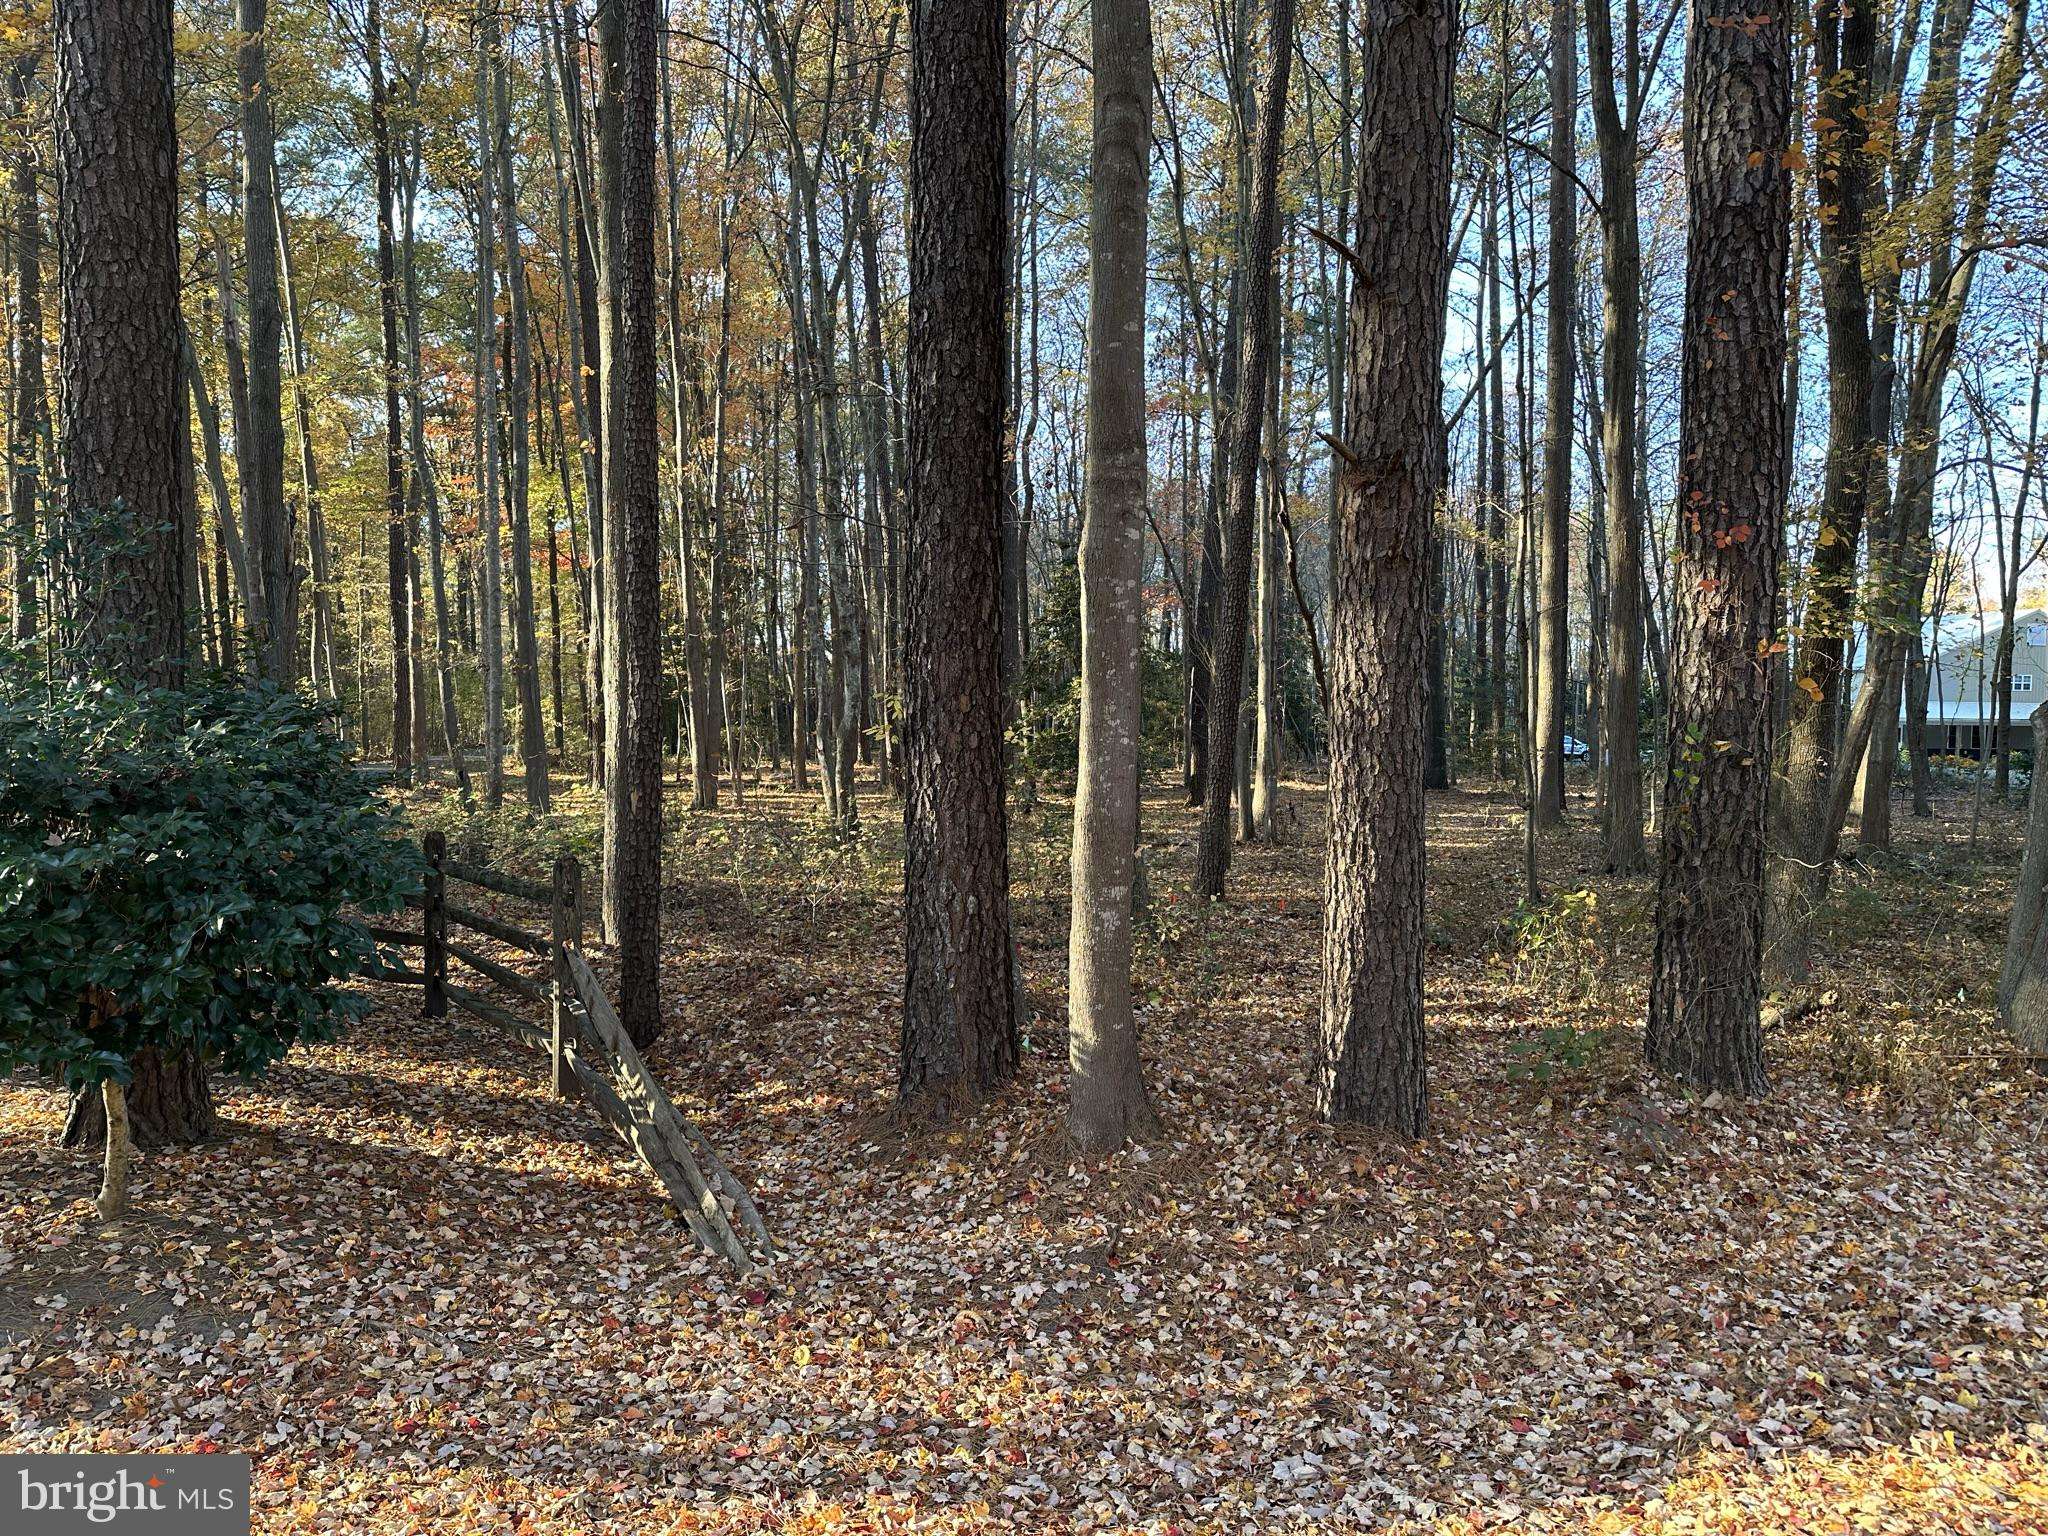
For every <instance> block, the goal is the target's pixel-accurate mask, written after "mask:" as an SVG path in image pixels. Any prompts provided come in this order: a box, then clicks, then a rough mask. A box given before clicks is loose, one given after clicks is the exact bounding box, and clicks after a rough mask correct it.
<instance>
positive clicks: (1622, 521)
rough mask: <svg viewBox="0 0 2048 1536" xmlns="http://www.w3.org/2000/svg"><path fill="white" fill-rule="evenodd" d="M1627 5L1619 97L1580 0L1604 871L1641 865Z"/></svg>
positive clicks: (1610, 40)
mask: <svg viewBox="0 0 2048 1536" xmlns="http://www.w3.org/2000/svg"><path fill="white" fill-rule="evenodd" d="M1636 14H1637V13H1636V8H1635V7H1634V6H1630V7H1629V10H1628V16H1629V25H1628V27H1627V29H1626V31H1625V32H1624V35H1623V38H1622V45H1623V47H1624V49H1625V50H1626V65H1625V67H1626V69H1627V71H1628V74H1627V86H1628V94H1627V101H1626V104H1625V105H1624V103H1622V102H1620V101H1618V100H1617V99H1616V97H1615V90H1614V81H1615V48H1614V22H1613V17H1612V8H1611V6H1610V5H1609V0H1586V60H1587V77H1588V79H1589V80H1590V82H1591V84H1592V94H1593V124H1594V128H1595V131H1596V134H1597V136H1598V141H1599V148H1600V236H1601V245H1602V247H1603V250H1602V257H1601V264H1600V331H1601V341H1600V383H1601V395H1602V397H1603V402H1604V409H1603V411H1602V414H1601V421H1600V453H1601V465H1602V471H1603V476H1604V479H1605V481H1606V487H1605V488H1606V492H1607V497H1606V508H1605V523H1604V526H1603V529H1602V532H1603V534H1604V535H1605V544H1606V550H1607V593H1606V597H1607V634H1606V652H1607V654H1606V658H1605V659H1606V665H1605V667H1604V668H1603V669H1602V672H1601V677H1602V680H1603V688H1602V696H1601V699H1600V719H1601V723H1602V725H1603V727H1604V729H1603V730H1602V731H1601V733H1600V763H1599V774H1600V818H1601V841H1602V843H1603V844H1604V845H1605V848H1606V858H1607V868H1608V870H1609V872H1610V873H1613V874H1636V873H1638V872H1640V871H1641V870H1643V869H1646V868H1648V866H1649V854H1648V851H1647V850H1646V848H1645V846H1644V843H1643V770H1642V763H1641V760H1640V758H1641V739H1642V729H1641V717H1642V696H1643V609H1642V593H1643V522H1642V509H1641V508H1640V507H1639V506H1638V505H1637V504H1636V454H1637V445H1636V426H1637V423H1636V394H1637V383H1638V380H1637V369H1636V358H1637V354H1638V352H1639V350H1640V348H1641V346H1642V334H1641V333H1642V323H1641V311H1640V307H1639V306H1640V305H1641V302H1642V266H1643V257H1642V232H1641V230H1640V229H1639V227H1638V226H1637V223H1636V124H1637V114H1638V113H1639V111H1640V110H1641V103H1640V100H1639V97H1638V90H1639V86H1638V77H1637V69H1638V65H1637V60H1638V59H1639V58H1640V56H1641V55H1640V52H1639V42H1640V40H1639V38H1638V37H1637V35H1636V31H1637V29H1636V26H1635V17H1636Z"/></svg>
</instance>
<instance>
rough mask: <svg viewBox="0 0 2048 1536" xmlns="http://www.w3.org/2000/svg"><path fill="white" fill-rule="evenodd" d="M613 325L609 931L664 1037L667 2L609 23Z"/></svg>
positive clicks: (608, 417) (604, 140) (639, 1005)
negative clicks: (660, 211) (662, 138)
mask: <svg viewBox="0 0 2048 1536" xmlns="http://www.w3.org/2000/svg"><path fill="white" fill-rule="evenodd" d="M598 45H599V57H600V83H601V89H600V94H599V100H598V142H599V152H598V187H599V192H600V198H599V201H600V205H601V208H602V211H603V218H604V239H603V247H604V261H603V268H604V279H605V283H604V295H603V297H604V305H603V308H604V317H605V354H604V357H605V385H606V390H605V411H604V423H605V472H604V494H605V498H606V502H607V506H606V510H605V519H604V525H605V545H606V547H605V567H606V573H607V574H606V580H607V592H606V602H605V689H604V691H605V731H606V736H607V742H606V748H605V768H606V781H605V802H604V914H605V924H604V925H605V931H606V933H607V934H608V935H610V936H611V938H612V940H613V942H614V943H615V944H617V946H618V950H619V996H618V1005H619V1018H620V1020H621V1022H623V1023H624V1025H625V1028H626V1032H627V1034H628V1035H629V1036H631V1038H632V1040H633V1042H634V1043H635V1044H636V1045H646V1044H649V1043H651V1042H652V1041H653V1040H654V1038H655V1037H656V1036H657V1035H659V1034H660V1033H661V1028H662V1019H661V995H660V993H661V973H660V950H661V696H662V677H661V594H660V590H659V587H658V585H657V583H658V580H659V573H660V565H661V503H660V496H661V481H660V440H659V435H658V426H657V420H656V402H655V336H656V334H657V328H658V326H659V314H660V312H659V310H658V309H657V308H656V305H655V293H654V205H655V196H654V179H655V178H654V164H655V161H654V127H655V115H656V89H655V75H654V71H655V60H656V57H657V54H658V50H659V49H660V47H661V27H660V13H659V7H658V6H657V5H656V4H655V0H611V3H609V4H607V5H606V6H605V7H604V8H603V9H602V10H601V11H599V13H598Z"/></svg>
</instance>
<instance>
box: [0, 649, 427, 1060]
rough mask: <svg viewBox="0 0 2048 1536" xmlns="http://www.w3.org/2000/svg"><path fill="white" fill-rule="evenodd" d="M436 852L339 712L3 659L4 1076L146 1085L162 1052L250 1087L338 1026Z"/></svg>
mask: <svg viewBox="0 0 2048 1536" xmlns="http://www.w3.org/2000/svg"><path fill="white" fill-rule="evenodd" d="M418 888H419V860H418V855H417V853H416V852H415V851H414V850H413V849H412V847H411V845H410V844H408V843H406V842H405V841H403V840H402V839H401V838H399V837H398V836H397V834H396V824H395V821H394V819H393V817H392V816H391V815H390V814H389V813H388V812H387V811H386V810H385V809H384V808H383V807H382V806H381V805H380V804H379V802H378V801H377V800H376V799H375V798H374V797H373V795H372V793H371V791H370V789H369V788H368V786H367V784H366V782H365V781H364V780H363V779H361V778H360V777H359V776H358V775H357V774H356V773H355V772H354V771H353V770H352V769H351V768H350V767H349V764H348V761H347V758H346V755H345V753H344V750H343V747H342V743H341V741H340V739H339V738H338V736H337V735H336V734H335V733H334V731H333V729H332V727H331V724H330V721H329V717H328V713H327V711H325V710H324V709H322V708H321V707H319V706H316V705H314V704H312V703H310V702H308V701H307V700H305V699H303V698H300V697H299V696H298V695H296V694H293V693H289V692H285V691H282V690H279V689H277V688H274V687H269V686H265V687H262V688H249V687H246V686H244V685H243V684H242V683H240V682H239V681H237V680H229V679H212V680H200V681H195V682H194V683H193V684H192V685H191V686H189V687H188V688H186V689H184V690H182V691H179V692H175V693H174V692H163V691H150V692H136V691H131V690H128V689H125V688H121V687H116V686H110V685H107V684H104V683H99V682H78V681H73V680H70V679H65V678H61V677H54V676H52V675H50V674H47V673H45V672H43V671H42V669H40V668H39V667H36V666H34V665H33V664H31V663H30V662H29V661H27V660H26V659H24V658H21V657H18V656H9V655H4V654H0V1070H6V1069H11V1068H14V1067H18V1066H27V1067H31V1068H34V1069H36V1070H38V1071H41V1072H45V1073H49V1074H52V1075H56V1076H60V1077H62V1078H63V1079H65V1080H66V1081H68V1082H69V1083H70V1084H72V1085H73V1086H83V1085H85V1084H88V1083H92V1082H97V1081H102V1080H105V1079H109V1078H111V1079H113V1080H115V1081H126V1080H127V1078H128V1074H129V1070H130V1063H131V1062H132V1060H133V1059H134V1057H135V1054H136V1053H137V1052H138V1051H139V1050H141V1049H143V1048H144V1047H154V1048H155V1049H157V1050H158V1051H161V1052H163V1053H164V1054H166V1055H170V1054H173V1053H176V1052H179V1051H184V1050H190V1051H194V1052H196V1053H198V1054H199V1055H200V1056H201V1057H202V1059H205V1060H207V1061H208V1062H210V1063H212V1064H215V1065H218V1066H219V1067H220V1068H221V1069H222V1070H224V1071H227V1072H230V1073H234V1074H238V1075H249V1074H253V1073H257V1072H260V1071H261V1070H262V1069H263V1068H264V1067H266V1066H268V1065H269V1064H270V1063H271V1062H273V1061H276V1060H277V1059H278V1058H280V1057H281V1056H283V1055H284V1053H285V1052H286V1051H287V1050H288V1049H289V1048H290V1047H291V1046H292V1044H293V1043H294V1042H296V1041H300V1040H309V1039H317V1038H321V1037H324V1036H327V1035H330V1034H332V1033H333V1032H334V1031H335V1030H336V1029H337V1028H339V1027H340V1026H341V1025H342V1024H343V1023H345V1022H346V1021H348V1020H349V1019H351V1018H352V1017H354V1016H355V1015H357V1014H358V1013H359V1012H360V1011H361V1010H362V1009H363V1008H364V1007H365V1006H366V1002H365V999H364V998H363V997H362V996H361V995H359V994H356V993H353V992H350V991H347V990H344V989H343V988H341V987H340V986H338V985H337V983H339V982H341V981H343V980H345V979H346V978H348V977H351V976H353V975H356V974H357V973H359V972H360V971H361V970H362V969H363V968H364V967H365V965H366V963H367V961H368V960H369V957H370V955H371V953H372V948H373V946H372V942H371V939H370V936H369V934H368V932H367V931H366V930H365V928H364V927H363V925H362V923H361V922H360V921H358V920H357V918H356V917H355V916H353V915H352V909H355V910H360V911H362V912H388V911H392V910H394V909H396V908H397V907H398V906H400V905H401V903H402V902H403V900H404V898H405V896H406V895H407V894H408V893H409V892H413V891H417V889H418Z"/></svg>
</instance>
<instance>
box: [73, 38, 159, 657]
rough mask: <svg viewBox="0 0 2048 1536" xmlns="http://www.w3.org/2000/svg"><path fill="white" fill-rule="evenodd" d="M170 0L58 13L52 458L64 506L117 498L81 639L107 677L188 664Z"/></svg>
mask: <svg viewBox="0 0 2048 1536" xmlns="http://www.w3.org/2000/svg"><path fill="white" fill-rule="evenodd" d="M171 34H172V25H171V4H170V0H65V3H64V4H62V5H59V6H58V7H57V9H56V56H57V273H58V291H59V296H60V299H61V304H60V310H59V313H60V319H59V335H58V348H57V359H58V387H59V391H60V394H59V410H58V421H59V423H60V424H61V436H60V438H59V443H58V449H59V463H60V466H61V469H62V473H63V477H64V478H63V487H64V502H65V509H66V513H67V515H68V516H70V517H73V518H77V519H81V520H82V519H83V515H84V514H86V513H89V512H99V513H110V512H112V510H113V509H114V508H115V507H116V506H117V505H118V506H119V507H120V508H121V511H122V514H123V520H124V522H125V524H126V528H127V532H128V534H129V535H131V536H130V537H127V538H125V539H123V540H121V541H119V542H118V545H117V546H116V547H111V548H108V549H105V550H99V551H95V552H94V553H93V556H92V559H91V561H90V563H89V566H88V568H86V569H82V570H79V571H77V572H74V573H72V574H73V575H74V576H75V578H76V579H78V580H81V581H89V582H90V583H91V588H92V589H91V591H90V594H89V597H88V600H87V601H86V602H85V604H84V614H85V622H84V629H83V633H82V635H81V636H80V638H81V640H82V641H83V643H84V645H85V646H86V648H87V649H88V650H90V651H92V652H94V653H95V654H96V656H97V658H98V660H99V661H100V662H101V663H102V664H103V665H104V666H106V667H107V668H108V669H109V670H110V671H111V672H113V673H114V674H115V675H116V676H118V677H121V678H123V679H124V680H126V681H128V682H130V683H132V684H135V685H139V686H151V687H175V686H177V685H178V683H179V682H180V681H181V680H182V678H183V676H184V671H185V605H186V593H185V568H186V565H185V534H184V527H185V516H186V506H187V500H188V498H187V493H186V484H185V480H186V475H187V474H188V473H189V462H190V460H189V456H188V454H187V452H186V446H187V435H186V432H187V429H186V424H185V416H184V384H183V380H182V378H181V376H180V369H181V350H182V349H181V331H180V324H179V312H178V295H179V273H178V245H177V217H178V179H177V177H178V143H177V127H176V123H175V121H174V119H173V115H172V113H173V86H172V55H171Z"/></svg>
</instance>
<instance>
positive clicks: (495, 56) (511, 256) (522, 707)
mask: <svg viewBox="0 0 2048 1536" xmlns="http://www.w3.org/2000/svg"><path fill="white" fill-rule="evenodd" d="M483 11H484V16H485V23H484V48H485V51H486V52H487V53H488V54H489V56H490V59H491V65H492V70H493V73H494V74H495V76H496V82H497V98H498V110H497V115H496V118H495V120H494V122H493V123H492V127H493V128H494V129H495V130H496V132H497V154H496V167H497V177H498V206H499V207H500V208H501V209H502V210H503V213H502V215H501V217H500V219H499V227H500V228H501V229H502V230H503V232H504V247H505V294H506V298H507V301H508V307H509V309H510V313H509V314H508V315H507V317H506V320H507V324H508V326H509V327H510V334H509V335H508V336H507V338H506V341H507V343H508V345H507V348H506V350H507V351H508V352H509V353H510V362H511V366H510V367H509V368H508V369H507V370H506V379H505V440H506V443H507V446H508V447H509V448H510V450H511V462H510V463H509V464H507V465H506V467H505V492H506V495H505V501H506V508H507V513H508V520H509V521H510V523H511V525H512V685H513V689H514V691H515V692H516V693H517V694H518V695H519V765H520V781H521V787H522V788H523V789H524V791H525V793H526V803H527V804H528V805H529V806H531V807H532V808H533V809H535V810H537V811H545V810H547V808H548V805H549V801H550V795H549V787H548V740H547V723H546V721H545V720H544V719H543V718H542V715H541V703H540V643H539V639H538V636H537V619H536V609H535V605H534V595H533V529H532V518H531V515H530V513H529V510H528V509H529V505H530V495H529V493H530V491H531V489H532V478H533V476H532V464H533V422H532V411H531V402H532V399H533V337H532V327H531V322H530V320H529V318H528V312H529V309H530V305H529V304H528V302H527V288H526V254H525V251H524V249H523V248H522V246H521V244H520V240H519V202H518V196H517V189H516V186H515V184H514V182H513V179H512V125H511V118H512V83H511V69H510V66H509V65H508V64H507V63H506V60H505V55H504V50H503V49H502V47H501V46H500V43H499V36H498V26H497V10H496V7H495V6H494V5H491V4H486V5H485V6H484V7H483Z"/></svg>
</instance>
